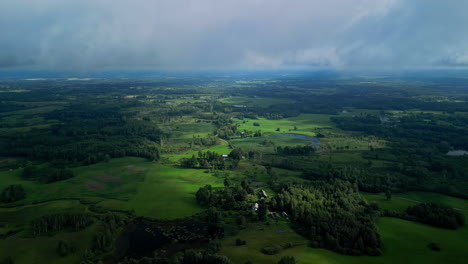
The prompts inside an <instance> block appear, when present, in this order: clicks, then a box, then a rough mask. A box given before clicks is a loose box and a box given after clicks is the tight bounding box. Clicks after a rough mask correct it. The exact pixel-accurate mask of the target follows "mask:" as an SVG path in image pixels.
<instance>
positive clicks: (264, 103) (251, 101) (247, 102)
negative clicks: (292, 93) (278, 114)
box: [220, 96, 292, 107]
mask: <svg viewBox="0 0 468 264" xmlns="http://www.w3.org/2000/svg"><path fill="white" fill-rule="evenodd" d="M220 101H221V102H223V103H225V104H231V105H239V106H240V105H242V106H247V107H252V106H260V107H268V106H270V105H275V104H290V103H292V101H291V100H288V99H279V98H268V97H240V96H235V97H227V98H223V99H221V100H220Z"/></svg>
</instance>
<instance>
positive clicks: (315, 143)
mask: <svg viewBox="0 0 468 264" xmlns="http://www.w3.org/2000/svg"><path fill="white" fill-rule="evenodd" d="M279 135H283V136H288V137H294V138H300V139H305V140H308V141H310V142H312V146H313V147H319V146H320V140H319V139H318V138H317V137H311V136H306V135H300V134H291V133H282V134H279Z"/></svg>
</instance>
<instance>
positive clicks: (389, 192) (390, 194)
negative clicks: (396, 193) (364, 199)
mask: <svg viewBox="0 0 468 264" xmlns="http://www.w3.org/2000/svg"><path fill="white" fill-rule="evenodd" d="M385 197H386V198H387V201H390V199H392V192H391V191H390V189H387V191H386V192H385Z"/></svg>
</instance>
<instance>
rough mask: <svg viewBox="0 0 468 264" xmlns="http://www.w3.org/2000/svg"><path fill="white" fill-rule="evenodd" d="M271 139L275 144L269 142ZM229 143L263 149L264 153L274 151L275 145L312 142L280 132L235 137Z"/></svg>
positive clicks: (252, 148) (298, 144)
mask: <svg viewBox="0 0 468 264" xmlns="http://www.w3.org/2000/svg"><path fill="white" fill-rule="evenodd" d="M270 141H271V142H272V143H273V144H274V145H272V144H269V142H270ZM229 143H231V144H232V145H233V146H235V147H240V148H242V149H244V150H246V151H249V150H257V151H262V152H264V153H274V147H275V146H276V147H278V146H282V147H284V146H303V145H310V144H311V143H310V141H309V140H305V139H300V138H294V137H290V136H284V135H279V134H266V135H264V136H262V137H250V138H242V139H235V140H230V141H229ZM264 143H266V144H264Z"/></svg>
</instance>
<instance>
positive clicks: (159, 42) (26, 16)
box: [0, 0, 468, 70]
mask: <svg viewBox="0 0 468 264" xmlns="http://www.w3.org/2000/svg"><path fill="white" fill-rule="evenodd" d="M467 11H468V1H465V0H443V1H442V0H326V1H325V0H282V1H280V0H131V1H130V0H125V1H123V0H1V1H0V69H2V68H3V69H11V68H17V67H36V68H44V69H52V70H53V69H66V70H73V69H78V70H83V69H85V70H92V69H95V70H99V69H106V68H135V69H137V68H155V69H184V70H186V69H281V68H308V67H311V68H332V69H398V70H401V69H413V68H414V69H416V68H459V67H466V66H468V15H466V14H467Z"/></svg>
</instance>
